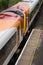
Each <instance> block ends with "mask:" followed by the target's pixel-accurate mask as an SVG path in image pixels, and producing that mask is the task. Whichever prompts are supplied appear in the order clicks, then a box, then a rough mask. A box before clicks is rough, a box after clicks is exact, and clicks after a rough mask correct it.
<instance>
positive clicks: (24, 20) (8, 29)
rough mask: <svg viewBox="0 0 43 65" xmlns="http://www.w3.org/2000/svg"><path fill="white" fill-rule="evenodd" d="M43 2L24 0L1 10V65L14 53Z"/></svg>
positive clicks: (5, 63)
mask: <svg viewBox="0 0 43 65" xmlns="http://www.w3.org/2000/svg"><path fill="white" fill-rule="evenodd" d="M41 3H42V1H41V0H22V2H18V3H17V4H15V5H13V6H12V7H9V8H8V9H6V10H4V11H2V12H0V58H1V59H0V65H7V64H8V62H9V61H10V59H11V58H12V56H13V55H14V53H15V51H16V50H17V48H18V47H19V45H20V43H21V42H22V40H23V38H24V36H25V35H26V32H27V31H28V30H29V27H30V26H31V24H32V22H33V20H34V18H35V17H36V15H37V13H38V11H39V8H40V5H41ZM3 50H4V51H3ZM2 53H4V54H2ZM6 54H7V55H6ZM1 55H2V57H3V59H4V61H2V60H3V59H2V57H1ZM6 57H7V59H6ZM7 60H9V61H7Z"/></svg>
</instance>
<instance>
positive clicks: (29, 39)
mask: <svg viewBox="0 0 43 65" xmlns="http://www.w3.org/2000/svg"><path fill="white" fill-rule="evenodd" d="M34 31H35V29H33V30H32V32H31V34H30V36H29V38H28V40H27V42H26V44H25V46H24V48H23V50H22V52H21V54H20V56H19V58H18V60H17V61H16V63H15V65H17V64H18V62H19V60H20V59H21V57H22V54H23V52H24V50H25V48H26V46H27V44H28V42H29V40H30V38H31V36H32V34H33V32H34Z"/></svg>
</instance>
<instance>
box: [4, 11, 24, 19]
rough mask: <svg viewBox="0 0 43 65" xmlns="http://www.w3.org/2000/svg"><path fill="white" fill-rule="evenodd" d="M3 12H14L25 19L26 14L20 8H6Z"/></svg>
mask: <svg viewBox="0 0 43 65" xmlns="http://www.w3.org/2000/svg"><path fill="white" fill-rule="evenodd" d="M3 12H13V13H16V14H18V15H20V16H21V17H22V18H23V19H24V14H23V13H22V12H21V11H19V10H4V11H3Z"/></svg>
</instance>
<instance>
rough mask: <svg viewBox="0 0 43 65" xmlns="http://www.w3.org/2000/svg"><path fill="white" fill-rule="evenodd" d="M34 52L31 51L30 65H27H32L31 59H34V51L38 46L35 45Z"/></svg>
mask: <svg viewBox="0 0 43 65" xmlns="http://www.w3.org/2000/svg"><path fill="white" fill-rule="evenodd" d="M35 47H36V48H35V50H34V51H33V53H32V56H31V59H30V64H29V65H32V62H33V59H34V55H35V52H36V49H37V47H38V44H37V45H35Z"/></svg>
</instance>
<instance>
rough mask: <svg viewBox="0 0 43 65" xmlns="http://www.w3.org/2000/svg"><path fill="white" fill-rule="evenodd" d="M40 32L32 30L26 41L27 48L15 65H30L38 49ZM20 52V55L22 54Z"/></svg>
mask: <svg viewBox="0 0 43 65" xmlns="http://www.w3.org/2000/svg"><path fill="white" fill-rule="evenodd" d="M41 33H42V30H40V29H33V30H32V32H31V34H30V37H29V38H28V40H27V42H26V43H27V46H26V48H25V50H24V52H23V51H22V52H23V54H21V56H20V57H21V58H20V57H19V58H20V59H18V60H19V61H18V63H16V64H15V65H32V61H33V58H34V54H35V51H36V49H37V48H38V46H39V45H40V44H39V41H40V36H41ZM22 52H21V53H22Z"/></svg>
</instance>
